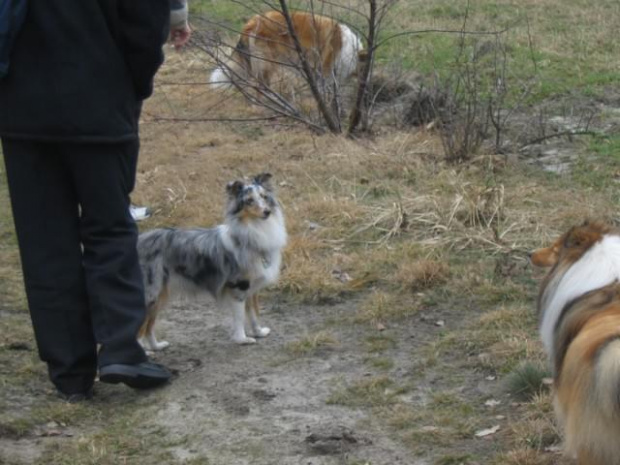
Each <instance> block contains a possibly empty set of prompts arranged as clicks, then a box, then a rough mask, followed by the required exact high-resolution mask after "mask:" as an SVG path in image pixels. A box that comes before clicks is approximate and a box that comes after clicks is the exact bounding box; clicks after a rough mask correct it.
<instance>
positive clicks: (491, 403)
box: [484, 399, 502, 407]
mask: <svg viewBox="0 0 620 465" xmlns="http://www.w3.org/2000/svg"><path fill="white" fill-rule="evenodd" d="M501 403H502V402H501V401H499V400H495V399H490V400H487V401H486V402H485V403H484V405H486V406H487V407H495V406H497V405H499V404H501Z"/></svg>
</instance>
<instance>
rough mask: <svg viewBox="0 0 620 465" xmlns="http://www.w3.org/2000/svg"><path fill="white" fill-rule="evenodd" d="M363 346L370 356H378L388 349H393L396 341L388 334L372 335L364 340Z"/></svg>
mask: <svg viewBox="0 0 620 465" xmlns="http://www.w3.org/2000/svg"><path fill="white" fill-rule="evenodd" d="M364 345H365V347H366V350H367V351H368V352H370V353H372V354H379V353H382V352H385V351H387V350H389V349H393V348H395V347H396V340H395V339H394V337H392V336H390V335H388V334H384V333H379V334H372V335H370V336H368V337H367V338H366V340H365V341H364Z"/></svg>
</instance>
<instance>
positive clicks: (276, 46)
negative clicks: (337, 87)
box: [210, 11, 363, 88]
mask: <svg viewBox="0 0 620 465" xmlns="http://www.w3.org/2000/svg"><path fill="white" fill-rule="evenodd" d="M290 17H291V21H292V24H293V31H295V33H296V35H297V37H298V39H299V43H300V45H301V48H302V50H303V51H304V53H305V57H306V59H307V61H308V64H309V65H310V66H311V67H312V68H313V69H314V70H316V71H317V73H318V74H319V75H322V76H323V77H324V78H325V79H333V80H335V81H336V82H338V83H340V84H342V83H343V82H345V81H346V80H347V79H348V78H349V77H350V76H352V75H353V74H354V73H355V72H356V71H357V66H358V59H359V56H358V55H359V53H360V52H361V51H362V49H363V46H362V41H361V40H360V38H359V37H358V36H357V35H356V34H355V33H354V32H353V31H351V29H350V28H349V27H348V26H346V25H344V24H341V23H339V22H337V21H336V20H334V19H332V18H328V17H326V16H320V15H316V14H314V15H313V14H312V13H307V12H303V11H294V12H292V13H290ZM299 61H300V60H299V54H298V53H297V50H296V48H295V43H294V40H293V37H292V36H291V34H290V32H289V28H288V25H287V23H286V19H285V17H284V15H283V14H282V13H281V12H280V11H268V12H266V13H264V14H260V15H255V16H253V17H252V18H251V19H250V20H249V21H248V22H247V23H246V24H245V26H244V27H243V29H242V31H241V36H240V37H239V42H238V43H237V46H236V47H235V49H234V50H233V52H232V54H231V56H230V57H229V59H228V60H225V62H224V63H223V65H222V66H220V67H219V68H217V69H215V71H213V72H212V73H211V77H210V82H211V84H213V85H215V86H217V87H223V88H225V87H229V86H230V85H231V81H235V79H236V78H237V79H239V80H241V81H242V80H247V79H248V78H249V77H253V78H254V79H257V80H258V81H259V82H260V83H262V84H265V85H267V86H269V85H270V84H271V82H272V79H273V77H274V75H276V73H277V72H278V70H282V69H286V68H289V69H290V68H291V67H294V68H299V65H300V63H299Z"/></svg>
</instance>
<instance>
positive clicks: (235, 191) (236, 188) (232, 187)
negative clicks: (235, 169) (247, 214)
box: [226, 181, 243, 197]
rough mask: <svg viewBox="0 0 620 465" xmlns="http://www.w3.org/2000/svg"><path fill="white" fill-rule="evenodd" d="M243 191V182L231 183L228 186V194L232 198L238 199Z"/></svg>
mask: <svg viewBox="0 0 620 465" xmlns="http://www.w3.org/2000/svg"><path fill="white" fill-rule="evenodd" d="M242 190H243V182H241V181H231V182H229V183H228V184H226V192H227V193H228V195H230V196H231V197H237V196H238V195H239V193H240V192H241V191H242Z"/></svg>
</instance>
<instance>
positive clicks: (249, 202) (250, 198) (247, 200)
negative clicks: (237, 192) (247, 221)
mask: <svg viewBox="0 0 620 465" xmlns="http://www.w3.org/2000/svg"><path fill="white" fill-rule="evenodd" d="M245 203H246V204H247V205H252V204H253V203H254V199H253V198H252V197H248V198H247V199H245Z"/></svg>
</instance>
